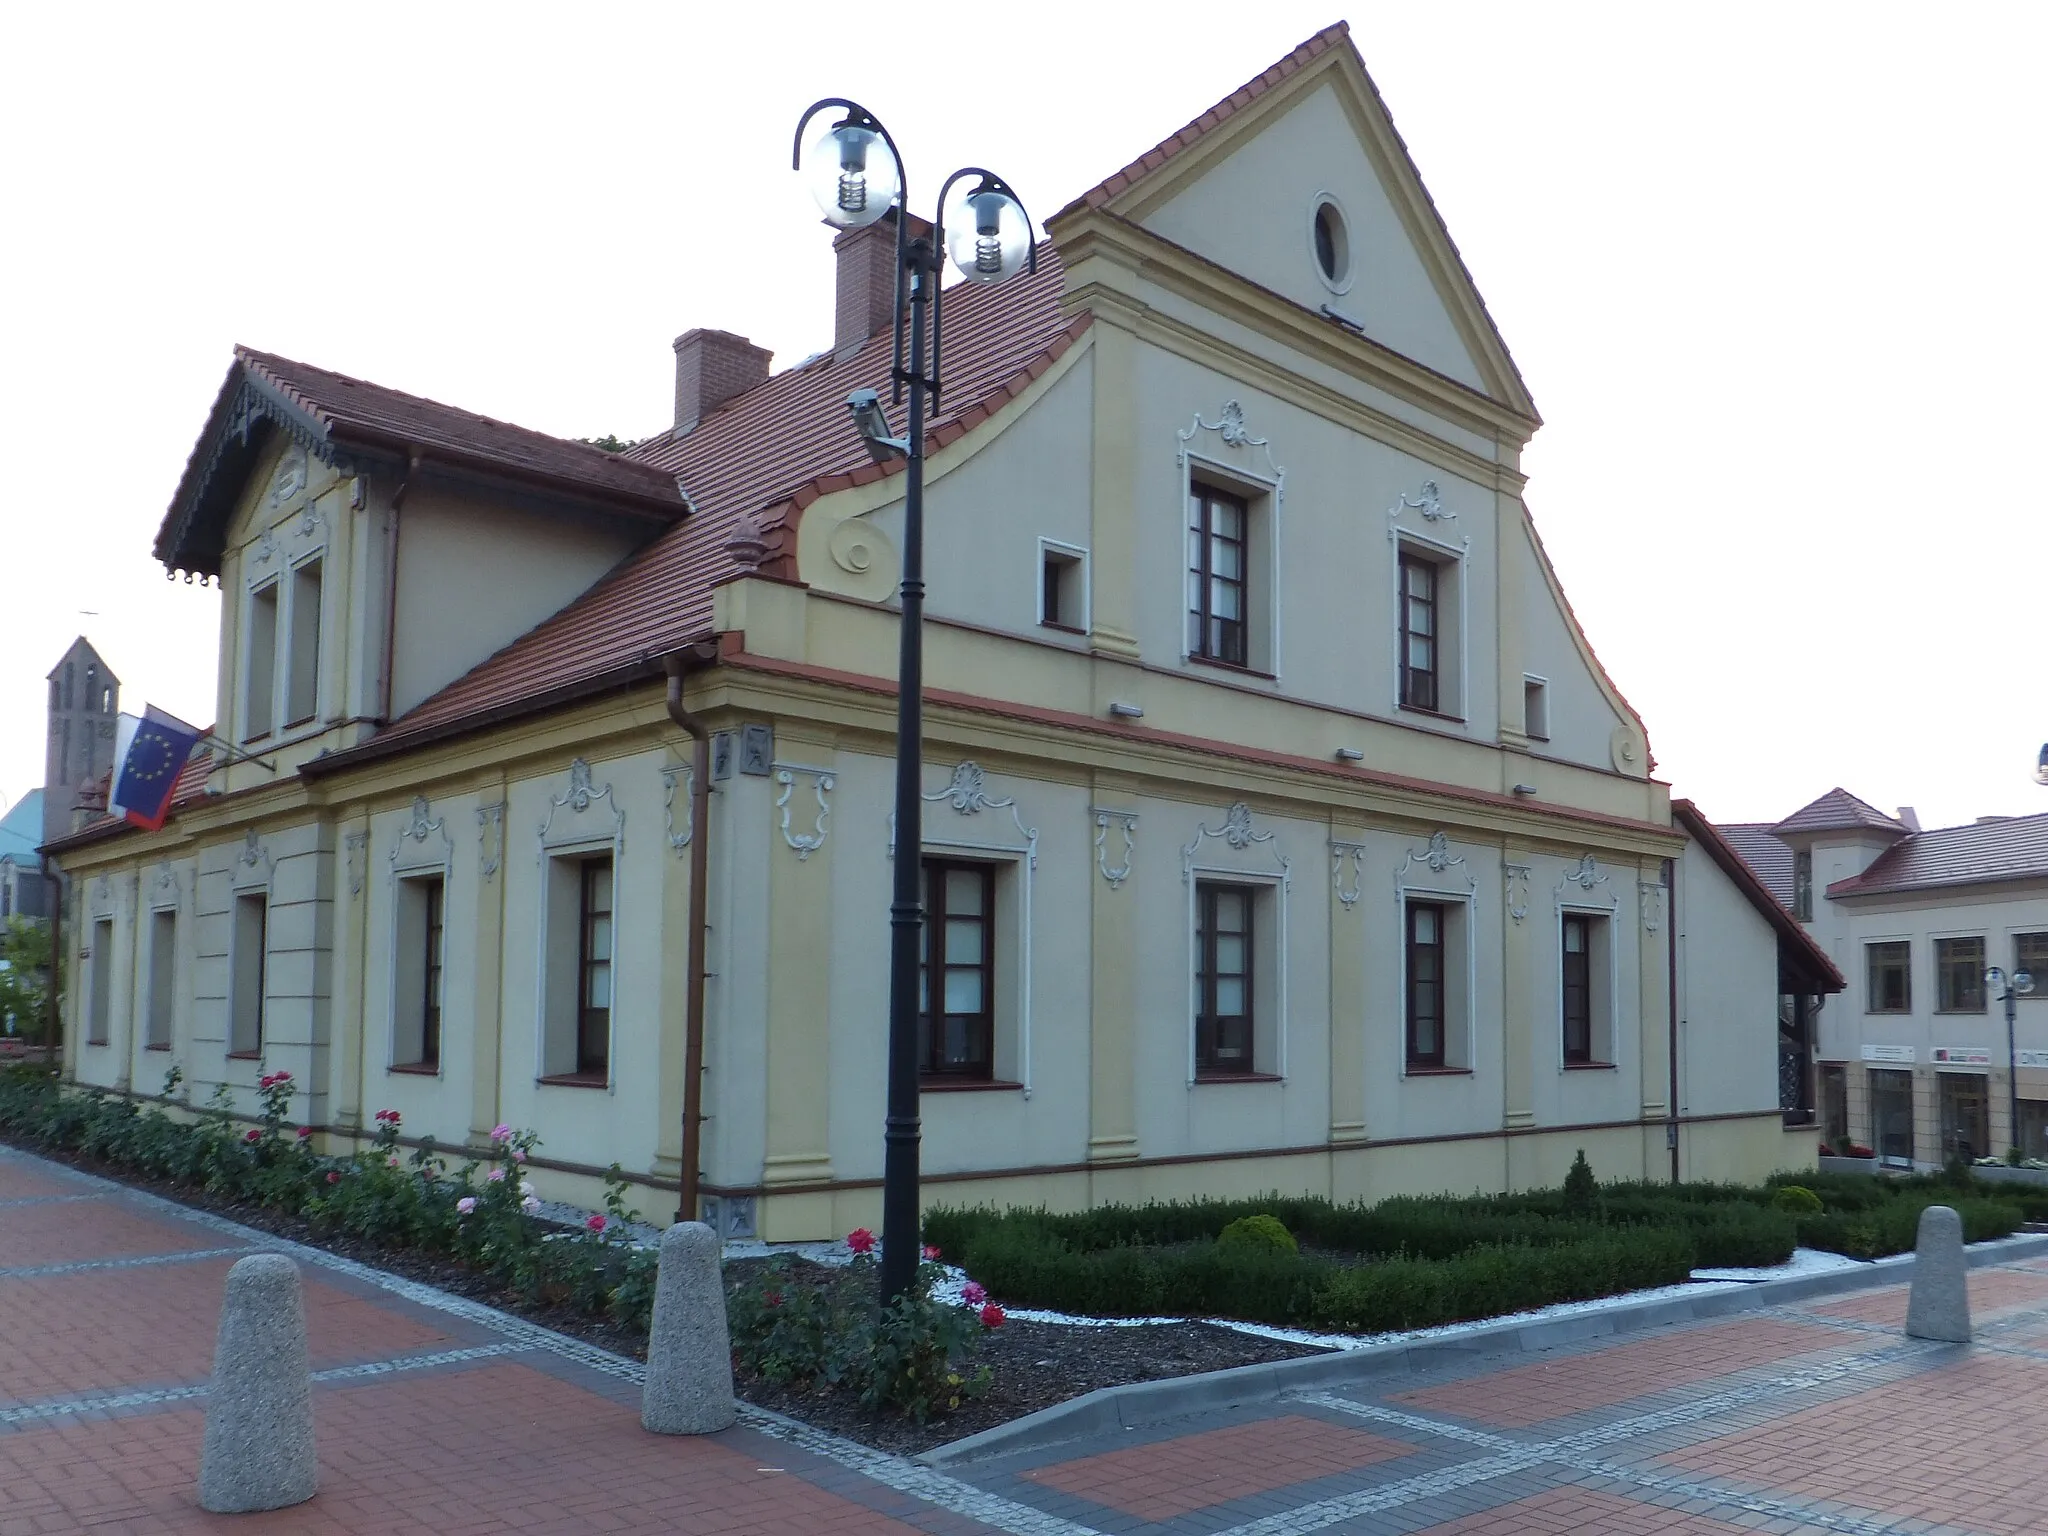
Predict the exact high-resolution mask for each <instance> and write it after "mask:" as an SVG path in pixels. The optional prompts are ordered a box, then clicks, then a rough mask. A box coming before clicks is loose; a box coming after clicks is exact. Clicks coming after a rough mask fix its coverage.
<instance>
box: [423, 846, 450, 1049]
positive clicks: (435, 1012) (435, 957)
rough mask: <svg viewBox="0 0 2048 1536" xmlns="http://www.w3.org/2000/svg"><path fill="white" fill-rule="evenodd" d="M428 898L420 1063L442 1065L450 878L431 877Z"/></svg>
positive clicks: (424, 913)
mask: <svg viewBox="0 0 2048 1536" xmlns="http://www.w3.org/2000/svg"><path fill="white" fill-rule="evenodd" d="M425 885H426V890H424V891H423V892H421V895H422V897H423V898H424V909H423V913H422V917H423V921H422V922H421V924H420V927H421V930H422V931H421V936H420V941H421V944H422V946H423V947H424V949H425V953H424V954H423V955H422V956H421V957H420V972H421V978H422V979H421V987H422V993H423V995H422V996H421V998H420V1065H421V1066H423V1067H433V1068H434V1069H436V1070H437V1071H438V1070H439V1069H440V1066H441V970H442V962H443V961H444V960H445V958H446V939H447V934H446V915H447V911H446V901H447V895H448V887H447V882H446V881H444V880H438V879H435V880H428V881H426V882H425Z"/></svg>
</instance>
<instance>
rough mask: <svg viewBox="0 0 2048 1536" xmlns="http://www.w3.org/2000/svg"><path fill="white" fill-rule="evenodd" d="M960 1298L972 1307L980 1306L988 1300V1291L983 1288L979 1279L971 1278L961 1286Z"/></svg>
mask: <svg viewBox="0 0 2048 1536" xmlns="http://www.w3.org/2000/svg"><path fill="white" fill-rule="evenodd" d="M960 1299H961V1300H962V1301H964V1302H966V1303H967V1305H969V1306H970V1307H978V1306H980V1305H981V1304H982V1303H983V1302H984V1301H987V1300H988V1292H987V1291H985V1290H983V1289H982V1288H981V1282H980V1281H979V1280H970V1281H968V1282H967V1283H966V1284H965V1285H963V1286H961V1287H960Z"/></svg>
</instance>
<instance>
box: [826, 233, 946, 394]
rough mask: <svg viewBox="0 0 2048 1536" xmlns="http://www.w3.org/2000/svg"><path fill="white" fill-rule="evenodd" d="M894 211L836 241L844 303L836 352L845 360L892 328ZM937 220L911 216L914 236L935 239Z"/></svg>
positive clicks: (836, 327)
mask: <svg viewBox="0 0 2048 1536" xmlns="http://www.w3.org/2000/svg"><path fill="white" fill-rule="evenodd" d="M897 217H898V213H897V211H896V210H895V209H891V210H890V211H889V212H888V213H887V214H885V215H884V216H883V217H881V218H879V219H877V220H875V222H874V223H872V224H870V225H868V226H867V227H866V228H865V229H849V230H847V231H846V233H844V234H842V235H840V236H839V237H838V238H837V239H836V240H834V241H833V242H832V249H833V250H834V251H835V252H837V253H838V256H839V302H838V305H837V307H836V309H835V311H834V323H833V327H832V354H833V356H834V357H835V358H836V359H839V360H841V361H844V360H845V359H846V358H847V357H848V356H850V355H851V354H852V353H854V352H856V351H858V350H859V348H860V347H861V345H862V343H864V342H865V341H866V340H867V339H868V338H869V337H870V336H875V335H879V334H880V333H881V332H883V331H886V330H887V329H889V321H890V320H891V319H892V318H893V317H894V316H895V313H896V220H897ZM931 232H932V226H931V221H930V220H928V219H921V218H919V217H918V216H917V215H916V214H914V213H913V214H912V215H911V216H910V238H911V239H913V240H915V239H916V238H917V237H918V236H920V235H923V236H925V237H926V238H929V237H930V235H931Z"/></svg>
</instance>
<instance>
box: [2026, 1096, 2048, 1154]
mask: <svg viewBox="0 0 2048 1536" xmlns="http://www.w3.org/2000/svg"><path fill="white" fill-rule="evenodd" d="M2019 1147H2020V1154H2021V1155H2022V1156H2023V1157H2038V1158H2048V1100H2042V1099H2021V1100H2020V1140H2019Z"/></svg>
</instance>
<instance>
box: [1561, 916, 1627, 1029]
mask: <svg viewBox="0 0 2048 1536" xmlns="http://www.w3.org/2000/svg"><path fill="white" fill-rule="evenodd" d="M1558 1016H1559V1027H1560V1034H1561V1037H1562V1038H1561V1045H1562V1053H1563V1058H1564V1064H1565V1065H1566V1066H1567V1067H1605V1066H1612V1065H1613V1064H1614V935H1613V931H1612V923H1611V920H1610V917H1609V914H1608V913H1607V912H1606V911H1598V912H1590V911H1575V910H1573V909H1572V908H1569V907H1567V908H1565V909H1564V910H1563V911H1561V912H1559V914H1558Z"/></svg>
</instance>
